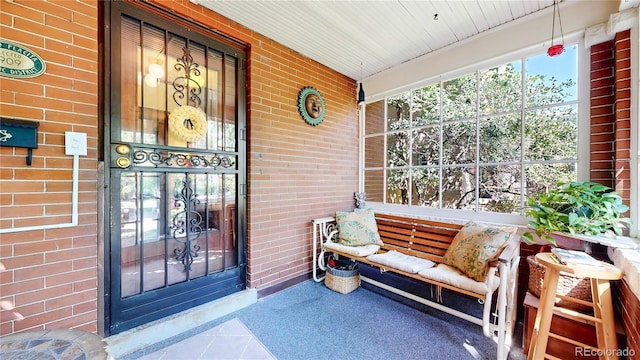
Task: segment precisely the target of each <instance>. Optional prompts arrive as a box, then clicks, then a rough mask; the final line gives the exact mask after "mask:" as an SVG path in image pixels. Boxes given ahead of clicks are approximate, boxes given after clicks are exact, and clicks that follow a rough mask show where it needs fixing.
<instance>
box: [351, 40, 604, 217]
mask: <svg viewBox="0 0 640 360" xmlns="http://www.w3.org/2000/svg"><path fill="white" fill-rule="evenodd" d="M565 44H567V46H568V45H573V44H575V45H577V50H576V54H577V57H578V65H577V66H578V69H577V82H578V94H577V96H578V162H577V169H578V173H577V176H578V180H589V175H590V153H589V148H590V135H591V134H590V129H591V126H590V123H591V118H590V101H589V100H590V98H589V97H590V83H591V81H590V56H589V52H588V51H587V49H586V48H585V46H584V41H583V33H582V32H579V33H575V34H571V35H567V36H565ZM544 46H548V44H537V45H535V46H530V47H527V48H524V49H519V50H516V51H513V52H511V53H509V54H506V55H504V56H499V57H494V58H491V59H489V60H486V61H483V62H481V63H477V64H472V65H469V66H466V67H463V68H460V69H456V70H454V71H451V72H448V73H444V74H440V75H438V76H435V77H431V78H428V79H423V80H419V81H416V82H413V83H412V84H410V85H408V86H406V87H402V88H399V89H395V90H393V91H389V92H386V93H383V94H380V95H378V96H377V97H372V98H370V99H367V103H373V102H377V101H381V100H382V101H386V98H387V97H390V96H396V95H399V94H402V93H405V92H407V91H413V90H414V89H419V88H421V87H424V86H428V85H431V84H434V83H437V82H440V80H442V81H446V80H448V79H454V78H456V77H459V76H462V75H465V74H468V73H470V72H474V71H483V70H486V69H488V68H490V67H492V66H497V65H502V64H505V63H507V62H511V61H515V60H519V59H522V58H527V57H530V56H534V55H538V54H540V53H543V52H544V51H546V50H545V48H544ZM365 112H366V106H361V110H360V114H359V115H360V136H359V148H360V154H359V158H360V159H359V160H360V161H359V162H360V167H359V169H360V171H359V173H360V175H359V179H360V185H359V189H360V190H359V191H364V140H365V131H364V127H365V126H366V125H365V118H366V116H365V115H366V114H365ZM385 118H386V114H385ZM385 129H386V124H385ZM385 131H386V130H385ZM384 142H385V149H386V136H384ZM386 156H387V154H386V153H385V154H384V164H385V167H386ZM385 179H386V173H385ZM383 193H384V194H385V195H384V196H386V183H385V184H384V185H383ZM366 204H367V207H370V208H372V209H373V210H374V211H380V212H392V213H399V214H406V215H412V216H418V217H422V218H428V219H435V220H445V221H450V222H458V223H464V222H466V221H468V220H475V221H481V222H487V223H495V224H512V225H520V226H524V225H526V224H527V221H528V220H527V219H526V217H525V216H523V215H518V214H503V213H489V212H476V211H470V210H458V209H446V208H442V209H434V208H428V207H421V206H415V205H410V204H385V203H383V202H372V201H367V202H366Z"/></svg>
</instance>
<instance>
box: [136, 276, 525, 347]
mask: <svg viewBox="0 0 640 360" xmlns="http://www.w3.org/2000/svg"><path fill="white" fill-rule="evenodd" d="M496 351H497V350H496V344H495V342H494V341H493V340H491V339H488V338H486V337H484V336H483V335H482V329H481V328H480V327H479V326H477V325H475V324H471V323H469V322H467V321H464V320H461V319H458V318H456V317H454V316H451V315H448V314H445V313H442V312H440V311H438V310H434V309H430V308H429V309H420V310H418V309H416V308H414V307H411V306H407V305H405V304H402V303H400V302H398V301H395V300H392V299H390V298H388V297H385V296H382V295H380V294H378V293H375V292H372V291H370V290H367V289H365V288H358V289H357V290H355V291H353V292H351V293H349V294H346V295H343V294H340V293H337V292H335V291H332V290H330V289H328V288H327V287H325V286H324V284H322V283H315V282H313V281H305V282H303V283H301V284H299V285H297V286H294V287H291V288H289V289H286V290H284V291H281V292H278V293H276V294H273V295H270V296H268V297H265V298H263V299H261V300H259V301H258V302H257V303H256V304H254V305H251V306H249V307H247V308H245V309H242V310H239V311H236V312H234V313H232V314H229V315H226V316H224V317H222V318H219V319H217V320H215V321H213V322H211V323H208V324H206V325H204V326H201V327H199V328H197V329H195V330H194V331H191V332H189V333H184V334H180V335H178V336H176V337H173V338H171V339H169V340H167V341H165V342H163V343H160V344H157V345H155V346H153V347H152V348H147V349H145V350H143V351H139V352H137V353H134V354H131V355H130V356H128V357H127V359H126V360H129V359H141V360H151V359H153V360H160V359H161V360H174V359H175V360H196V359H256V360H257V359H274V358H275V359H281V360H287V359H292V360H294V359H295V360H305V359H310V360H311V359H313V360H319V359H332V360H333V359H372V360H373V359H384V360H392V359H402V360H405V359H406V360H409V359H421V360H422V359H434V360H437V359H447V360H452V359H456V360H459V359H495V358H496ZM509 358H510V359H514V360H520V359H525V358H526V357H525V356H524V354H523V353H522V349H521V335H520V333H519V332H518V331H516V334H515V335H514V338H513V344H512V350H511V352H510V355H509Z"/></svg>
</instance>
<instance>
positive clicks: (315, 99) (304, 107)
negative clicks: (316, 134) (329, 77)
mask: <svg viewBox="0 0 640 360" xmlns="http://www.w3.org/2000/svg"><path fill="white" fill-rule="evenodd" d="M298 110H299V111H300V115H302V118H303V119H304V121H305V122H306V123H307V124H309V125H312V126H316V125H318V124H320V123H321V122H322V120H324V115H325V108H324V99H323V98H322V95H321V94H320V92H319V91H318V90H316V89H314V88H312V87H310V86H305V87H303V88H302V90H300V94H298Z"/></svg>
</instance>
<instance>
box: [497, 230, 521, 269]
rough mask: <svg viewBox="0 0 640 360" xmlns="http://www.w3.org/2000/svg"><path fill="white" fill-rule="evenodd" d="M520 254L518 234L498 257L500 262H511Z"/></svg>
mask: <svg viewBox="0 0 640 360" xmlns="http://www.w3.org/2000/svg"><path fill="white" fill-rule="evenodd" d="M519 254H520V235H518V234H516V235H515V236H514V237H513V238H512V239H511V241H509V244H508V245H507V247H506V248H504V250H502V253H501V254H500V256H499V257H498V261H499V262H506V263H508V262H511V260H513V259H514V258H515V257H516V256H518V255H519Z"/></svg>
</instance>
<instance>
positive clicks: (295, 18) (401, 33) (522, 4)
mask: <svg viewBox="0 0 640 360" xmlns="http://www.w3.org/2000/svg"><path fill="white" fill-rule="evenodd" d="M190 1H192V2H194V3H198V4H201V5H203V6H204V7H207V8H209V9H211V10H213V11H215V12H217V13H219V14H221V15H223V16H225V17H227V18H229V19H231V20H234V21H235V22H237V23H239V24H242V25H244V26H246V27H248V28H250V29H252V30H254V31H256V32H258V33H260V34H262V35H264V36H266V37H268V38H271V39H273V40H275V41H277V42H279V43H281V44H283V45H285V46H287V47H289V48H291V49H293V50H295V51H297V52H299V53H300V54H302V55H305V56H307V57H309V58H311V59H313V60H316V61H318V62H319V63H321V64H324V65H326V66H328V67H329V68H331V69H333V70H336V71H338V72H340V73H342V74H344V75H346V76H349V77H350V78H352V79H356V80H362V79H365V78H367V77H369V76H371V75H373V74H376V73H378V72H381V71H383V70H386V69H389V68H392V67H394V66H396V65H399V64H402V63H404V62H406V61H408V60H411V59H414V58H417V57H419V56H421V55H424V54H427V53H430V52H432V51H435V50H438V49H440V48H444V47H446V46H449V45H452V44H455V43H457V42H459V41H462V40H465V39H468V38H471V37H473V36H476V35H478V34H481V33H483V32H485V31H488V30H491V29H494V28H496V27H498V26H500V25H504V24H506V23H509V22H511V21H516V20H518V19H521V18H523V17H525V16H527V15H531V14H534V13H536V12H540V11H547V12H548V13H549V14H551V10H552V8H553V0H496V1H491V0H449V1H445V0H422V1H416V0H394V1H391V0H382V1H373V0H371V1H363V0H360V1H357V0H349V1H336V0H321V1H308V0H296V1H248V0H234V1H219V0H190ZM561 1H563V2H567V1H583V0H561ZM600 1H611V0H600ZM616 1H618V2H619V4H620V5H619V8H620V10H624V9H626V8H631V7H634V6H638V3H639V2H640V0H616ZM560 13H561V14H562V2H561V3H560ZM436 14H437V16H436ZM551 18H552V17H551V16H549V28H548V29H541V31H547V32H549V36H551V23H552V19H551ZM556 29H557V28H556ZM556 31H557V30H556Z"/></svg>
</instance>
